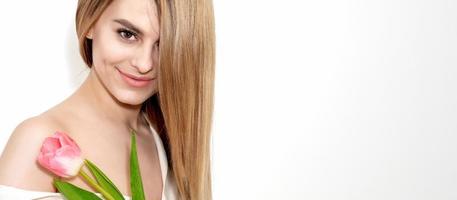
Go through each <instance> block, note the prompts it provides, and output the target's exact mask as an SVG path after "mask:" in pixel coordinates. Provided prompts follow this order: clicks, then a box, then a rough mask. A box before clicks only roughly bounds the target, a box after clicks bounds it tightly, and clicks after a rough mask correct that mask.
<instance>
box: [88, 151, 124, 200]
mask: <svg viewBox="0 0 457 200" xmlns="http://www.w3.org/2000/svg"><path fill="white" fill-rule="evenodd" d="M84 162H85V164H86V166H87V168H88V169H89V171H90V172H91V173H92V175H93V176H94V177H95V180H96V181H97V183H98V185H100V187H101V188H103V189H104V190H105V191H106V192H108V193H109V194H110V195H111V196H112V197H113V198H114V199H115V200H124V196H123V195H122V193H121V192H120V191H119V189H118V188H117V187H116V185H114V183H113V182H112V181H111V180H110V179H109V178H108V176H106V175H105V174H104V173H103V172H102V170H100V169H99V168H98V167H97V166H96V165H95V164H94V163H92V162H90V161H89V160H87V159H85V161H84Z"/></svg>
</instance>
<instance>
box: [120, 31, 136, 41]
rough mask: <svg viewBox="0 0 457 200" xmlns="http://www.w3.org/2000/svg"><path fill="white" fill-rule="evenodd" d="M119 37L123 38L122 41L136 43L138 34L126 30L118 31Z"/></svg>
mask: <svg viewBox="0 0 457 200" xmlns="http://www.w3.org/2000/svg"><path fill="white" fill-rule="evenodd" d="M117 32H118V33H119V35H120V36H121V37H122V39H125V40H129V41H134V40H136V34H135V33H133V32H131V31H129V30H125V29H120V30H119V31H117Z"/></svg>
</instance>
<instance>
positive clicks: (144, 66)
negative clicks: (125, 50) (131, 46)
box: [132, 48, 154, 74]
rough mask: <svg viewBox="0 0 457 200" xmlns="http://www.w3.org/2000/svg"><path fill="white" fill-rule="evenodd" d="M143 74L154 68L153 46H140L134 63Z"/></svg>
mask: <svg viewBox="0 0 457 200" xmlns="http://www.w3.org/2000/svg"><path fill="white" fill-rule="evenodd" d="M132 64H133V65H134V66H135V67H136V68H137V69H138V72H140V73H141V74H146V73H148V72H149V71H151V70H152V69H153V68H154V66H153V65H154V61H153V55H152V49H151V48H140V49H138V52H137V54H136V57H135V59H134V62H133V63H132Z"/></svg>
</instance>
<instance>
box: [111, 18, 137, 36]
mask: <svg viewBox="0 0 457 200" xmlns="http://www.w3.org/2000/svg"><path fill="white" fill-rule="evenodd" d="M113 21H115V22H117V23H119V24H121V25H123V26H125V27H127V28H128V29H130V30H132V31H134V32H136V33H137V34H139V35H142V33H143V32H141V31H140V29H139V28H137V27H136V26H135V25H133V24H132V23H130V22H129V21H128V20H126V19H115V20H113Z"/></svg>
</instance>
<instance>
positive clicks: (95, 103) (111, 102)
mask: <svg viewBox="0 0 457 200" xmlns="http://www.w3.org/2000/svg"><path fill="white" fill-rule="evenodd" d="M74 99H75V100H76V101H78V103H81V104H83V105H86V107H88V108H89V110H90V112H91V114H92V115H94V116H96V117H100V118H102V119H106V120H110V121H111V122H113V123H115V124H121V125H124V126H125V127H127V128H133V129H134V130H138V128H139V126H140V124H142V123H143V122H142V119H143V117H142V116H141V113H140V111H141V105H136V106H133V105H128V104H125V103H122V102H120V101H118V100H117V99H116V97H114V96H113V95H112V94H111V93H110V92H109V91H108V90H107V89H106V88H105V86H104V85H103V84H102V82H101V81H100V79H99V78H98V77H97V75H96V72H95V71H94V69H93V68H91V69H90V73H89V75H88V77H87V78H86V80H85V81H84V82H83V84H82V85H81V87H80V88H79V89H78V90H77V91H76V92H75V94H74Z"/></svg>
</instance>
